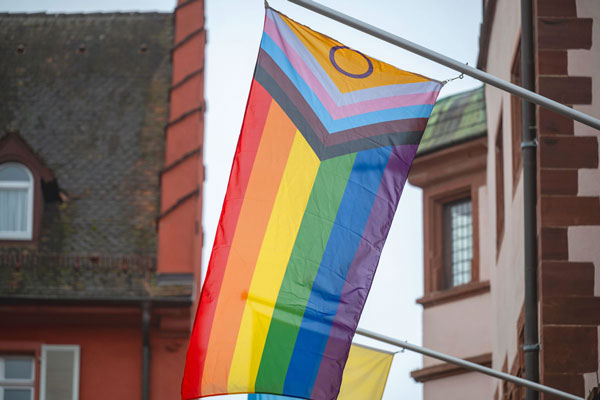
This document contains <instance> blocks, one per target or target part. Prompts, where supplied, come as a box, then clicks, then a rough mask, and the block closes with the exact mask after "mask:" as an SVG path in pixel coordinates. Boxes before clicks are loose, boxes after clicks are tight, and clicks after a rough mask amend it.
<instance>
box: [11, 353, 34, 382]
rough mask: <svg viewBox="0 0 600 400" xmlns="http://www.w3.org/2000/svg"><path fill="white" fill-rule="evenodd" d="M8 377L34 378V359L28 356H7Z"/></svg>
mask: <svg viewBox="0 0 600 400" xmlns="http://www.w3.org/2000/svg"><path fill="white" fill-rule="evenodd" d="M4 377H5V378H6V379H32V378H33V360H32V359H30V358H29V359H27V358H12V359H11V358H7V359H5V361H4Z"/></svg>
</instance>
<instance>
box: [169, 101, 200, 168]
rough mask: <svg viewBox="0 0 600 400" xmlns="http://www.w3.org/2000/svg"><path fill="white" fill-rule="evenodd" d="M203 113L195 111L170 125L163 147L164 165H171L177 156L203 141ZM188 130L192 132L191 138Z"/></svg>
mask: <svg viewBox="0 0 600 400" xmlns="http://www.w3.org/2000/svg"><path fill="white" fill-rule="evenodd" d="M203 131H204V114H203V113H200V112H197V113H193V114H192V115H190V116H189V117H187V118H184V119H182V120H181V121H180V122H178V123H177V124H175V125H173V126H170V127H169V130H168V133H167V135H168V140H167V141H166V144H165V147H166V150H165V166H166V165H171V164H172V163H174V162H175V161H177V160H178V159H179V158H181V157H182V156H184V155H185V154H186V153H189V152H191V151H193V150H194V149H196V148H197V146H199V145H200V144H201V143H203V142H204V138H203ZM190 132H194V136H193V137H194V140H191V135H190Z"/></svg>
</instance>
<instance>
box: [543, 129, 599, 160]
mask: <svg viewBox="0 0 600 400" xmlns="http://www.w3.org/2000/svg"><path fill="white" fill-rule="evenodd" d="M539 152H540V155H539V157H540V166H541V167H542V168H598V139H597V138H596V137H595V136H577V137H570V136H565V137H558V136H555V137H548V136H546V137H541V138H540V141H539Z"/></svg>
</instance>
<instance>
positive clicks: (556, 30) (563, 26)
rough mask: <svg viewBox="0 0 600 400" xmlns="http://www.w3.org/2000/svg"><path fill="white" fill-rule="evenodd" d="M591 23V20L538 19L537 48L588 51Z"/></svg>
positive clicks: (590, 40) (590, 42) (590, 38)
mask: <svg viewBox="0 0 600 400" xmlns="http://www.w3.org/2000/svg"><path fill="white" fill-rule="evenodd" d="M592 23H593V19H592V18H549V17H542V18H538V20H537V29H538V48H539V49H556V50H558V49H589V48H591V47H592Z"/></svg>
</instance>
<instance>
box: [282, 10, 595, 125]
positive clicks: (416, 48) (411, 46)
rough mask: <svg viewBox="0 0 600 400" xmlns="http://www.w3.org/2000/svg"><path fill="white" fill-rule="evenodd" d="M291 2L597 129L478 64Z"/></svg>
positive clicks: (591, 119)
mask: <svg viewBox="0 0 600 400" xmlns="http://www.w3.org/2000/svg"><path fill="white" fill-rule="evenodd" d="M288 1H289V2H291V3H294V4H297V5H299V6H302V7H304V8H307V9H309V10H312V11H314V12H316V13H318V14H321V15H324V16H326V17H328V18H331V19H333V20H335V21H338V22H341V23H342V24H344V25H348V26H350V27H352V28H354V29H358V30H359V31H361V32H364V33H367V34H369V35H371V36H374V37H376V38H378V39H381V40H384V41H386V42H388V43H391V44H393V45H395V46H398V47H401V48H403V49H405V50H408V51H410V52H411V53H415V54H418V55H420V56H421V57H425V58H427V59H429V60H431V61H435V62H437V63H438V64H442V65H444V66H446V67H448V68H452V69H453V70H456V71H459V72H462V73H463V74H465V75H468V76H470V77H472V78H475V79H477V80H480V81H482V82H485V83H487V84H489V85H492V86H495V87H497V88H499V89H502V90H505V91H507V92H509V93H512V94H514V95H515V96H519V97H521V98H523V99H525V100H527V101H529V102H532V103H535V104H537V105H539V106H542V107H545V108H547V109H549V110H552V111H555V112H557V113H559V114H562V115H564V116H566V117H569V118H571V119H574V120H575V121H579V122H581V123H582V124H585V125H588V126H591V127H592V128H595V129H598V130H600V120H599V119H597V118H594V117H592V116H591V115H588V114H585V113H582V112H580V111H577V110H574V109H572V108H569V107H567V106H565V105H563V104H560V103H558V102H556V101H554V100H550V99H549V98H547V97H544V96H541V95H539V94H537V93H534V92H532V91H529V90H527V89H523V88H522V87H520V86H518V85H515V84H513V83H510V82H507V81H505V80H503V79H500V78H498V77H496V76H494V75H491V74H488V73H487V72H483V71H480V70H478V69H477V68H473V67H470V66H468V65H465V64H462V63H460V62H458V61H456V60H454V59H452V58H450V57H446V56H445V55H443V54H440V53H437V52H435V51H433V50H430V49H427V48H425V47H423V46H420V45H418V44H416V43H413V42H411V41H409V40H406V39H403V38H401V37H400V36H396V35H394V34H391V33H389V32H386V31H384V30H383V29H379V28H377V27H375V26H373V25H369V24H367V23H365V22H362V21H360V20H358V19H356V18H353V17H351V16H349V15H346V14H343V13H341V12H339V11H336V10H334V9H331V8H329V7H326V6H324V5H322V4H319V3H316V2H314V1H312V0H288Z"/></svg>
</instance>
